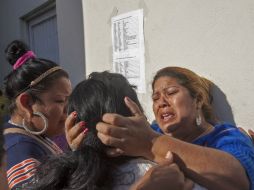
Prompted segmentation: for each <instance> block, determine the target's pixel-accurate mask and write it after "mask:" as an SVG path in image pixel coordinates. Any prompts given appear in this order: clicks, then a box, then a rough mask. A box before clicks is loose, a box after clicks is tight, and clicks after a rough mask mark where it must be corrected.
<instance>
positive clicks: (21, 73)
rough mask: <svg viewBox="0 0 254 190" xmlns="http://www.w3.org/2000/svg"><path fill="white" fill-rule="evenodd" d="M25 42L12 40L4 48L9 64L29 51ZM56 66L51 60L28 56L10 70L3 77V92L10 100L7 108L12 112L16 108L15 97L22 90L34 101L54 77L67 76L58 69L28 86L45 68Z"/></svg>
mask: <svg viewBox="0 0 254 190" xmlns="http://www.w3.org/2000/svg"><path fill="white" fill-rule="evenodd" d="M29 50H30V49H29V47H28V45H27V44H25V43H24V42H22V41H20V40H14V41H12V42H11V43H10V44H9V45H8V46H7V47H6V49H5V57H6V59H7V61H8V62H9V64H10V65H11V66H13V65H14V64H15V63H16V61H17V60H18V59H19V58H20V57H21V56H22V55H24V54H25V53H26V52H27V51H29ZM56 66H58V65H57V64H56V63H54V62H53V61H50V60H47V59H42V58H29V59H27V60H26V61H25V63H24V64H22V65H21V66H20V67H18V68H17V69H15V70H13V71H12V72H10V73H9V74H8V75H7V76H6V77H5V78H4V94H5V96H6V97H7V98H8V99H9V100H10V106H9V110H10V113H11V114H12V113H14V110H15V109H16V104H15V99H16V97H17V96H18V95H19V94H21V93H22V92H24V91H26V92H27V93H29V94H30V95H31V97H32V98H33V100H34V101H36V100H40V99H39V98H38V97H39V94H40V93H42V92H45V91H46V90H47V89H49V88H50V87H51V85H52V83H53V82H54V80H55V79H58V78H60V77H66V78H69V76H68V74H67V72H66V71H64V70H62V69H60V70H57V71H55V72H54V73H52V74H50V75H48V76H47V77H46V78H45V79H43V80H42V81H40V82H39V83H38V84H36V85H34V86H33V87H30V88H29V84H30V83H31V82H32V81H33V80H35V79H36V78H38V77H39V76H40V75H41V74H43V73H45V72H46V71H47V70H49V69H51V68H53V67H56Z"/></svg>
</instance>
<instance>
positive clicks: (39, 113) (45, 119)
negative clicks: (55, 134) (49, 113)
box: [22, 112, 48, 135]
mask: <svg viewBox="0 0 254 190" xmlns="http://www.w3.org/2000/svg"><path fill="white" fill-rule="evenodd" d="M33 115H37V116H39V117H41V118H42V120H43V123H44V127H43V129H42V130H41V131H31V130H30V129H29V128H28V127H27V126H26V124H25V119H23V120H22V125H23V127H24V129H25V130H26V131H27V132H29V133H31V134H33V135H42V134H44V133H45V132H46V131H47V129H48V119H47V118H46V117H45V116H44V115H43V114H42V113H41V112H33Z"/></svg>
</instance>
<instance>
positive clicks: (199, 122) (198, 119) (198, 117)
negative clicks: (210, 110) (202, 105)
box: [196, 112, 202, 127]
mask: <svg viewBox="0 0 254 190" xmlns="http://www.w3.org/2000/svg"><path fill="white" fill-rule="evenodd" d="M201 123H202V118H201V115H200V113H199V112H198V115H197V117H196V125H197V126H198V127H199V126H200V125H201Z"/></svg>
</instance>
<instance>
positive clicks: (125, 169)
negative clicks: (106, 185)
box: [113, 158, 156, 190]
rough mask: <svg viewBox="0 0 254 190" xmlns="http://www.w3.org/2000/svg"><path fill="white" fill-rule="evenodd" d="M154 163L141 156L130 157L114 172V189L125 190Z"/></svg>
mask: <svg viewBox="0 0 254 190" xmlns="http://www.w3.org/2000/svg"><path fill="white" fill-rule="evenodd" d="M154 165H156V163H154V162H152V161H150V160H146V159H143V158H135V159H130V160H128V161H127V162H125V163H124V164H121V165H120V166H119V167H118V168H117V170H115V172H114V174H113V175H114V182H115V187H114V188H113V189H114V190H116V189H121V190H125V189H126V190H127V189H129V188H130V186H131V185H132V184H133V183H135V182H136V181H137V180H138V179H139V178H140V177H142V176H144V174H145V173H146V172H147V171H148V170H149V169H150V168H151V167H152V166H154Z"/></svg>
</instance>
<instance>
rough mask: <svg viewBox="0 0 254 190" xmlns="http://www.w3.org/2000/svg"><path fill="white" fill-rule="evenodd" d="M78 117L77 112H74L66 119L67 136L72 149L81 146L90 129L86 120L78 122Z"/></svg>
mask: <svg viewBox="0 0 254 190" xmlns="http://www.w3.org/2000/svg"><path fill="white" fill-rule="evenodd" d="M76 118H77V112H72V113H71V114H70V115H69V116H68V117H67V119H66V121H65V136H66V139H67V142H68V144H69V147H70V148H71V150H72V151H75V150H77V149H78V148H79V146H80V145H81V143H82V141H83V139H84V138H85V136H86V133H87V131H88V129H87V128H86V127H85V122H84V121H80V122H78V123H76Z"/></svg>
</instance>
